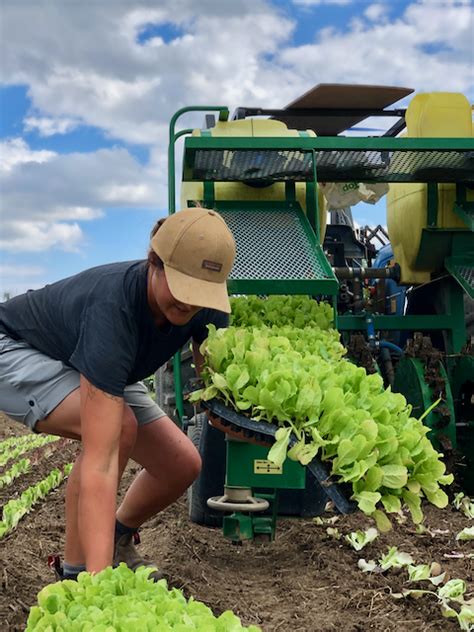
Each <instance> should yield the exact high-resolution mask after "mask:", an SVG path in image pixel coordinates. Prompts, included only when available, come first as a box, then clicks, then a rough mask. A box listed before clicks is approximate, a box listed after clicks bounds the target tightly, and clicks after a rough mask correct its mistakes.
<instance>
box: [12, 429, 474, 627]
mask: <svg viewBox="0 0 474 632" xmlns="http://www.w3.org/2000/svg"><path fill="white" fill-rule="evenodd" d="M21 432H22V430H21V429H20V430H19V428H18V425H17V424H12V423H10V422H8V421H7V420H6V419H5V418H1V417H0V440H1V439H2V438H4V437H5V436H10V435H11V434H20V433H21ZM76 449H77V448H76V446H75V445H74V444H73V443H72V442H71V443H70V444H68V445H67V446H66V447H62V448H61V450H60V451H59V453H56V454H55V455H54V456H51V457H48V459H47V460H46V462H44V463H42V464H41V465H38V466H37V467H36V470H35V475H30V476H28V477H26V476H25V477H23V478H19V479H18V480H17V481H15V483H14V484H13V485H12V486H11V487H10V488H9V491H10V496H9V497H13V496H16V495H19V494H20V493H21V491H23V490H24V489H25V488H26V487H27V486H28V485H30V484H31V483H32V482H34V480H39V479H40V478H41V477H42V476H43V475H45V474H47V473H48V472H49V471H50V470H51V469H52V467H53V466H55V465H59V464H60V463H66V462H69V461H70V460H71V459H72V458H73V456H74V453H75V451H76ZM134 471H136V468H135V467H129V469H128V471H127V473H126V475H125V479H124V481H123V485H122V488H123V487H125V486H126V485H127V483H128V482H129V481H130V480H131V478H132V476H133V473H134ZM5 491H6V490H4V492H5ZM63 495H64V485H63V486H62V487H60V488H59V489H58V490H56V491H55V492H53V493H52V494H51V495H50V496H49V497H48V499H47V501H46V502H44V503H42V504H39V505H37V506H36V508H35V509H34V510H33V512H32V513H31V514H30V515H28V516H27V517H25V518H24V519H23V520H22V521H21V522H20V524H19V525H18V527H17V529H16V530H15V531H14V532H13V533H12V534H10V535H9V536H7V537H6V538H5V539H3V540H2V541H0V631H1V632H13V631H15V632H16V631H20V630H24V627H25V622H26V619H27V616H28V610H29V607H30V606H31V605H32V604H33V603H34V602H35V599H36V593H37V592H38V590H39V589H40V588H41V587H42V586H44V585H45V584H47V583H49V582H51V581H53V575H52V572H51V571H50V570H49V569H48V567H47V564H46V560H47V556H48V554H51V553H57V552H61V548H62V544H63V537H64V518H63V512H64V499H63ZM2 496H3V497H2V502H5V501H6V500H8V497H7V496H8V495H7V494H5V493H3V494H2ZM425 514H426V526H427V527H428V528H429V529H430V530H431V531H432V534H433V535H432V536H430V535H417V534H416V533H415V530H414V528H413V525H411V524H410V522H406V523H405V524H404V525H397V526H396V527H395V528H394V530H393V531H392V532H390V533H389V534H386V535H382V536H380V537H379V538H378V539H377V540H376V541H375V542H373V543H372V544H370V545H368V547H366V548H365V549H364V550H363V551H361V552H360V553H357V552H355V551H354V550H353V549H352V548H350V547H349V546H348V545H347V544H344V543H343V542H341V541H338V540H335V539H333V538H331V537H329V536H328V535H327V533H326V527H322V526H318V525H317V524H315V522H314V521H313V520H310V519H305V520H297V519H282V520H280V522H279V524H278V530H277V539H276V541H275V542H273V543H263V544H247V545H244V546H241V547H237V546H232V545H231V544H230V543H229V542H228V541H226V540H224V538H223V536H222V534H221V531H220V530H218V529H217V530H216V529H214V530H212V529H208V528H205V527H200V526H198V525H195V524H192V523H190V522H189V520H188V517H187V509H186V503H185V500H184V499H182V500H181V501H179V502H178V503H176V504H175V505H174V506H172V507H170V508H169V509H167V510H166V511H164V512H163V513H162V514H160V515H159V516H158V517H157V518H155V519H154V520H152V521H150V523H149V524H147V525H146V526H145V527H144V528H143V529H142V531H141V538H142V544H141V545H140V548H141V549H142V550H143V551H144V553H145V554H147V555H148V556H149V557H151V558H152V559H154V560H156V562H157V563H158V564H159V566H160V567H161V568H162V569H163V571H165V573H167V574H168V576H169V577H170V579H171V581H172V583H173V584H174V585H176V586H180V587H182V588H183V589H184V590H185V592H186V594H188V595H193V596H194V597H195V598H196V599H199V600H202V601H204V602H205V603H207V604H208V605H209V606H210V607H211V608H212V609H213V610H214V612H215V613H217V614H218V613H220V612H222V611H223V610H226V609H228V608H231V609H233V610H234V611H235V612H236V614H238V615H239V616H240V617H241V619H242V621H243V623H245V624H247V625H248V624H250V623H254V624H257V625H260V626H261V628H262V630H263V632H276V631H278V630H279V631H281V632H313V631H319V630H321V631H326V630H327V631H330V630H338V631H343V632H356V631H357V632H365V631H367V630H379V631H382V630H383V631H387V630H388V631H395V630H397V631H404V630H430V631H435V630H440V631H441V630H444V631H449V630H457V629H459V628H458V625H457V623H455V622H453V621H452V620H448V619H444V618H443V617H442V616H441V614H440V610H439V607H438V605H437V603H436V600H434V598H430V597H429V596H426V597H423V598H421V599H417V600H413V599H399V600H396V599H394V598H393V597H392V596H391V593H392V592H395V593H396V592H399V591H400V590H401V589H402V588H403V587H407V585H406V584H404V580H405V578H406V571H405V572H403V573H402V572H400V573H398V572H397V571H388V572H387V573H386V574H366V573H362V572H361V571H360V570H358V568H357V561H358V559H359V558H360V557H364V558H366V559H369V558H371V559H377V558H378V557H380V556H381V555H382V554H383V553H385V552H386V551H387V548H388V546H393V545H396V546H398V547H399V548H400V550H403V551H404V552H408V553H411V554H412V556H413V557H414V558H415V560H416V563H430V562H432V561H437V562H439V563H440V564H441V566H442V569H443V570H446V571H447V574H448V575H449V576H450V577H451V578H454V577H458V578H462V579H464V580H466V581H467V582H468V583H469V585H470V590H471V592H472V591H473V590H474V577H473V575H474V560H473V559H466V558H464V559H462V558H453V557H446V555H448V556H450V555H453V553H455V552H464V553H467V552H469V551H471V552H472V550H473V549H474V547H473V546H472V542H464V543H459V542H456V541H455V535H456V533H458V532H459V531H460V530H461V529H463V528H464V527H466V526H468V525H469V521H468V520H467V518H465V517H464V516H463V515H462V514H460V513H459V512H456V511H454V510H451V509H447V510H444V511H441V510H437V509H435V508H433V507H426V508H425ZM327 515H328V516H331V515H334V514H327ZM369 524H370V523H369V522H368V520H366V519H365V518H364V517H363V516H361V515H360V514H356V515H352V516H348V517H339V519H338V521H337V523H336V524H335V525H334V526H337V527H338V529H339V530H340V531H341V532H342V533H349V532H350V531H353V530H355V529H358V528H363V527H366V526H369ZM131 632H132V631H131ZM133 632H135V631H133Z"/></svg>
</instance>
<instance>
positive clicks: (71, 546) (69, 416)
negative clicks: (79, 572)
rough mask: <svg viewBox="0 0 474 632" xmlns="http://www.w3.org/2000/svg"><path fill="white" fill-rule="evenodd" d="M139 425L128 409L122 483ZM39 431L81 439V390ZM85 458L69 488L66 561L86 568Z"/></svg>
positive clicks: (71, 477)
mask: <svg viewBox="0 0 474 632" xmlns="http://www.w3.org/2000/svg"><path fill="white" fill-rule="evenodd" d="M136 428H137V422H136V419H135V415H134V414H133V412H132V411H131V409H130V407H129V406H125V407H124V418H123V425H122V436H121V439H120V453H119V479H120V477H121V476H122V473H123V470H124V469H125V466H126V465H127V461H128V459H129V456H130V453H131V450H132V448H133V445H134V443H135V438H136ZM35 430H36V431H37V432H43V433H46V434H52V435H58V436H60V437H67V438H69V439H76V440H79V441H80V439H81V418H80V397H79V389H76V390H75V391H72V392H71V393H70V394H69V395H68V396H67V397H66V398H65V399H64V400H63V401H62V402H61V403H60V404H59V406H57V407H56V408H55V409H54V410H53V411H52V412H51V413H50V414H49V415H48V417H46V418H45V419H43V420H41V421H38V422H37V424H36V426H35ZM81 456H82V455H81V454H80V455H79V456H78V457H77V459H76V461H75V463H74V467H73V468H72V470H71V472H70V474H69V476H68V480H67V484H66V542H65V547H64V559H65V560H66V561H67V563H68V564H71V565H72V566H80V565H82V564H84V553H83V550H82V546H81V543H80V537H79V529H78V504H79V483H80V467H81Z"/></svg>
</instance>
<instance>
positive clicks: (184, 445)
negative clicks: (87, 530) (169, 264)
mask: <svg viewBox="0 0 474 632" xmlns="http://www.w3.org/2000/svg"><path fill="white" fill-rule="evenodd" d="M130 458H132V459H133V460H134V461H136V462H137V463H139V464H140V465H142V466H143V468H144V469H143V470H142V471H141V472H139V474H138V475H137V476H136V478H135V479H134V481H133V482H132V484H131V485H130V487H129V489H128V491H127V493H126V495H125V498H124V499H123V502H122V504H121V505H120V507H119V508H118V511H117V518H118V520H119V521H120V522H121V523H122V524H124V525H126V526H127V527H133V528H138V527H139V526H141V525H142V524H143V523H144V522H145V521H146V520H148V518H151V517H152V516H154V515H156V514H157V513H158V512H159V511H161V510H162V509H164V508H165V507H167V506H168V505H170V504H171V503H173V502H174V501H175V500H177V499H178V498H179V497H180V496H181V495H182V494H183V493H184V491H185V490H186V489H187V488H188V487H189V486H190V485H191V483H192V482H193V481H194V480H195V479H196V478H197V476H198V475H199V472H200V470H201V457H200V455H199V452H198V451H197V450H196V448H195V447H194V445H193V443H192V442H191V440H190V439H189V438H188V437H187V436H186V435H185V434H184V433H183V432H182V431H181V430H180V429H179V428H178V427H177V426H176V424H175V423H174V422H173V421H172V420H171V419H170V418H169V417H161V418H160V419H157V420H156V421H153V422H151V423H149V424H145V425H144V426H139V427H138V431H137V439H136V442H135V447H134V449H133V451H132V453H131V455H130Z"/></svg>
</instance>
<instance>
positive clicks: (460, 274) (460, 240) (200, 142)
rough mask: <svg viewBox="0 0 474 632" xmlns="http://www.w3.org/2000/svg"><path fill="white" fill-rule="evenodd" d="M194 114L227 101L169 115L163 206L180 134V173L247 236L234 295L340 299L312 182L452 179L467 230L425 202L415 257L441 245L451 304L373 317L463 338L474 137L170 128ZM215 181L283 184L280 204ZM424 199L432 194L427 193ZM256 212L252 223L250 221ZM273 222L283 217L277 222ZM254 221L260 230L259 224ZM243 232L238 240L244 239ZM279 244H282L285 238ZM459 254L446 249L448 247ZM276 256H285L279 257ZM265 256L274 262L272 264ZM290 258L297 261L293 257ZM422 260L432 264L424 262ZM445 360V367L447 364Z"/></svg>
mask: <svg viewBox="0 0 474 632" xmlns="http://www.w3.org/2000/svg"><path fill="white" fill-rule="evenodd" d="M191 112H218V114H219V120H220V121H227V120H228V119H229V109H228V108H227V107H226V106H190V107H187V108H183V109H181V110H179V111H178V112H176V114H175V115H174V116H173V118H172V119H171V122H170V131H169V149H168V158H169V160H168V166H169V168H168V187H169V213H174V212H175V210H176V204H175V195H176V178H175V144H176V141H177V140H178V139H179V138H181V137H183V136H186V138H185V140H184V157H183V172H182V180H183V181H185V182H186V181H188V182H203V184H204V199H203V200H202V201H201V202H202V203H203V205H204V206H212V207H214V208H216V209H217V210H219V212H221V213H222V214H223V215H224V217H225V219H226V220H227V221H228V222H229V224H230V225H231V228H232V230H233V232H234V233H235V234H237V241H238V243H239V246H240V243H244V242H245V244H244V246H243V248H242V251H241V252H239V254H238V257H237V260H236V265H235V267H234V269H233V271H232V273H231V277H230V280H229V291H230V292H231V293H234V294H309V295H313V296H314V295H322V296H326V297H328V298H332V301H333V304H334V305H335V304H336V298H335V297H336V294H337V291H338V282H337V280H336V278H335V276H334V274H333V272H332V270H331V267H330V265H329V263H328V261H327V259H326V257H325V254H324V252H323V250H322V247H321V245H320V239H319V237H320V227H319V213H318V205H317V195H316V190H317V189H316V187H317V182H318V181H320V182H354V181H355V182H367V183H370V182H387V183H390V182H394V183H399V182H412V183H427V184H428V187H429V190H431V193H432V195H431V198H432V202H433V201H434V199H435V197H436V196H435V195H434V194H435V192H436V187H437V183H443V182H447V183H456V189H457V195H456V202H455V206H454V211H455V212H456V213H457V214H458V215H459V217H461V219H463V221H464V222H465V223H466V231H462V230H461V231H454V230H453V231H451V233H452V234H451V233H450V234H449V235H447V231H444V230H442V229H438V228H437V204H436V203H430V204H429V207H428V220H429V221H428V224H427V229H426V230H425V231H424V235H423V239H424V240H425V241H426V244H425V246H424V247H422V248H421V249H420V256H422V257H425V258H427V260H428V259H429V257H430V252H433V248H436V249H437V248H439V247H442V248H447V243H448V242H449V248H448V250H450V252H448V251H447V252H446V257H447V259H446V268H447V270H448V271H449V272H450V273H451V274H452V276H453V278H454V279H456V281H457V283H454V282H453V284H452V286H450V288H449V289H448V303H449V304H448V311H447V313H446V314H443V315H426V316H418V315H417V316H415V315H413V316H403V317H397V316H384V315H373V316H372V317H373V322H374V326H375V329H376V330H405V331H406V330H415V331H420V330H428V331H429V330H445V331H446V332H447V338H448V347H449V351H451V352H455V353H457V352H459V351H460V350H461V348H462V346H463V345H464V343H465V327H464V308H463V305H462V290H463V289H464V290H466V291H467V292H468V293H469V294H470V295H471V296H472V295H473V293H474V290H473V287H474V282H473V276H472V275H473V256H474V248H473V240H472V237H473V234H472V233H473V228H474V224H473V222H474V219H473V218H474V204H473V203H472V202H468V201H467V199H466V188H467V187H472V185H473V183H474V138H406V137H404V138H393V137H371V138H369V137H340V136H337V137H314V136H308V135H304V134H301V135H300V136H298V137H296V136H294V137H240V136H239V137H229V136H212V135H211V134H210V133H209V132H208V131H206V132H205V133H203V134H202V135H201V136H190V134H191V132H192V130H191V129H183V130H181V131H179V132H176V131H175V127H176V123H177V120H178V119H179V118H180V117H181V116H182V115H184V114H188V113H191ZM215 182H244V183H247V184H249V185H254V186H264V185H270V184H272V183H274V182H284V183H285V190H286V201H285V202H279V203H276V202H265V203H262V202H254V203H252V202H249V201H245V202H243V201H239V200H234V201H226V202H222V201H219V200H215V196H214V183H215ZM297 182H304V183H306V188H307V195H306V203H307V212H306V214H304V213H303V211H302V209H301V207H300V206H299V204H298V203H297V202H296V199H295V194H294V192H295V183H297ZM429 197H430V195H429ZM250 216H252V221H251V222H249V221H246V220H248V219H249V218H250ZM279 222H282V223H280V224H279ZM285 222H286V223H289V225H290V231H289V235H290V241H291V246H290V250H289V251H290V252H291V253H292V256H291V259H292V260H295V261H297V262H298V264H300V265H301V267H300V268H298V267H296V268H294V267H293V268H292V269H290V270H288V269H287V268H285V264H286V263H287V262H284V261H283V259H288V257H285V256H284V254H285V252H288V244H286V246H285V245H282V241H281V239H282V235H283V233H284V229H283V228H282V226H284V225H285ZM257 227H258V228H257ZM242 240H243V241H242ZM283 244H284V242H283ZM450 253H451V254H452V255H455V256H451V257H449V254H450ZM280 255H281V256H280ZM270 259H271V265H270ZM292 265H293V263H292ZM427 265H429V262H428V261H427ZM366 318H367V314H365V313H361V314H347V315H342V316H338V315H337V313H336V312H335V326H336V327H337V328H338V329H339V330H340V331H354V330H359V331H365V330H366V326H367V325H366ZM179 366H180V359H179V356H178V355H177V356H175V364H174V367H175V386H176V394H177V412H178V415H179V418H180V420H181V419H182V417H183V404H182V398H181V376H180V370H179ZM449 369H450V367H448V370H449Z"/></svg>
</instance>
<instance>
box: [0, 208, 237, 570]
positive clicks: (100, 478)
mask: <svg viewBox="0 0 474 632" xmlns="http://www.w3.org/2000/svg"><path fill="white" fill-rule="evenodd" d="M234 257H235V243H234V239H233V237H232V234H231V232H230V231H229V229H228V228H227V226H226V224H225V222H224V220H223V219H222V218H221V217H220V216H219V215H218V214H217V213H216V212H214V211H210V210H206V209H203V208H194V209H186V210H183V211H180V212H178V213H176V214H174V215H171V216H169V217H168V218H167V219H166V220H165V221H163V222H158V223H157V225H156V226H155V229H154V231H153V232H152V239H151V248H150V251H149V254H148V259H147V260H146V261H144V260H142V261H132V262H123V263H112V264H110V265H103V266H99V267H96V268H91V269H90V270H86V271H85V272H81V273H80V274H77V275H75V276H73V277H69V278H67V279H64V280H62V281H59V282H57V283H53V284H52V285H47V286H46V287H44V288H42V289H40V290H34V291H32V290H30V291H28V292H27V293H26V294H22V295H21V296H17V297H15V298H12V299H11V300H9V301H7V302H5V303H1V304H0V410H2V411H4V412H5V413H6V414H7V415H8V416H9V417H11V418H12V419H14V420H17V421H19V422H20V423H23V424H24V425H26V426H27V427H28V428H30V429H32V430H34V432H40V433H47V434H53V435H59V436H62V437H70V438H73V439H80V440H81V441H82V451H81V454H80V456H79V457H78V459H77V460H76V462H75V464H74V468H73V470H72V472H71V474H70V475H69V479H68V483H67V489H66V546H65V561H64V565H63V568H62V569H61V571H60V572H61V575H62V577H64V578H75V577H76V576H77V574H78V573H79V572H80V571H81V570H84V568H86V569H87V570H88V571H91V572H97V571H100V570H102V569H103V568H105V567H106V566H109V565H110V564H112V563H114V564H118V563H119V562H126V563H127V564H128V566H129V567H130V568H132V569H135V568H137V567H138V566H141V565H147V566H150V565H151V564H150V563H149V562H146V561H145V560H143V559H142V558H141V557H140V556H139V554H138V552H137V551H136V549H135V547H134V545H133V543H132V536H133V534H134V532H135V531H136V530H137V528H138V527H140V526H141V525H142V524H143V523H144V522H145V521H146V520H148V518H151V517H152V516H154V515H155V514H156V513H157V512H159V511H161V510H162V509H164V508H165V507H167V506H168V505H170V504H171V503H172V502H174V501H175V500H176V499H177V498H179V496H181V494H182V493H183V492H184V491H185V490H186V488H187V487H188V486H189V485H190V484H191V483H192V482H193V481H194V479H195V478H196V477H197V476H198V474H199V471H200V466H201V460H200V456H199V453H198V451H197V450H196V449H195V447H194V446H193V444H192V443H191V441H190V440H189V439H188V437H186V436H185V435H184V434H183V433H182V432H181V430H180V429H179V428H178V427H177V426H176V424H175V423H174V422H173V421H172V420H171V419H170V418H169V417H167V416H166V415H165V413H164V412H163V411H162V410H161V409H160V408H159V407H158V406H157V404H156V403H155V402H154V401H153V400H152V399H151V398H150V397H149V396H148V394H147V390H146V388H145V386H144V385H143V384H141V383H140V382H139V380H141V379H143V378H145V377H148V376H149V375H151V374H152V373H154V372H155V371H156V370H157V369H158V368H159V367H160V366H162V365H163V364H164V363H165V362H167V360H169V358H171V357H172V356H173V354H174V353H176V352H177V351H178V350H179V349H180V348H181V347H182V346H183V345H184V344H185V343H186V342H187V341H188V340H189V339H190V338H192V344H193V351H194V360H195V363H196V366H197V367H199V366H201V363H202V357H201V356H200V354H199V345H200V344H201V343H202V341H203V340H204V339H205V338H206V336H207V328H206V325H208V324H209V323H213V324H214V325H216V327H224V326H226V325H227V320H228V317H227V314H228V313H229V312H230V305H229V299H228V296H227V288H226V280H227V277H228V275H229V273H230V270H231V268H232V264H233V262H234ZM129 458H132V459H133V460H134V461H136V462H137V463H139V464H140V465H141V466H142V467H143V469H142V470H141V471H140V472H139V474H138V475H137V477H136V478H135V480H134V481H133V482H132V484H131V486H130V488H129V489H128V491H127V493H126V495H125V498H124V500H123V502H122V504H121V505H120V507H119V508H118V511H117V512H116V494H117V486H118V482H119V480H120V477H121V475H122V472H123V470H124V468H125V465H126V463H127V461H128V459H129ZM114 531H115V541H114ZM152 577H153V578H154V579H158V578H159V573H158V572H156V573H155V574H154V575H152Z"/></svg>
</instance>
